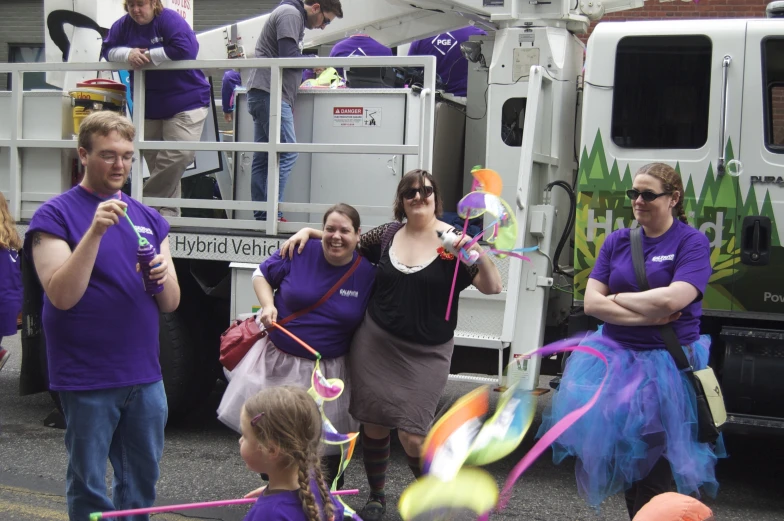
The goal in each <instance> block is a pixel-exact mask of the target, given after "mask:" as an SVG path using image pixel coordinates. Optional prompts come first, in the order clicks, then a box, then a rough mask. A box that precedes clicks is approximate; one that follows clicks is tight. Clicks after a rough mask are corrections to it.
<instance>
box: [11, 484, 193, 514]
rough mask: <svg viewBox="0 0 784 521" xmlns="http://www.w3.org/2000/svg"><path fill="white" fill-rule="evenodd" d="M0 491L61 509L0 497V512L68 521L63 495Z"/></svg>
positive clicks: (16, 490) (15, 488)
mask: <svg viewBox="0 0 784 521" xmlns="http://www.w3.org/2000/svg"><path fill="white" fill-rule="evenodd" d="M0 492H8V493H11V494H17V495H24V496H33V497H36V498H40V499H43V500H45V501H47V502H53V503H58V504H59V505H62V508H61V509H57V510H55V509H52V508H46V507H40V506H34V505H28V504H25V503H20V502H18V501H5V500H3V499H0V513H3V512H5V513H7V514H9V515H10V514H13V515H15V516H17V517H20V516H24V519H25V521H68V514H67V513H66V511H65V510H66V508H65V504H66V500H65V496H61V495H57V494H49V493H45V492H36V491H35V490H30V489H26V488H19V487H9V486H6V485H0ZM59 505H58V506H59ZM4 517H5V516H0V519H2V518H4ZM151 517H152V518H154V519H157V520H159V521H203V520H204V518H203V517H200V518H196V517H186V516H183V515H180V514H173V513H161V514H153V515H152V516H151Z"/></svg>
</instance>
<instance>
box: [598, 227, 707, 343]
mask: <svg viewBox="0 0 784 521" xmlns="http://www.w3.org/2000/svg"><path fill="white" fill-rule="evenodd" d="M629 234H630V229H629V228H623V229H620V230H617V231H614V232H613V233H611V234H610V235H609V236H608V237H607V238H606V239H605V241H604V244H603V245H602V248H601V250H600V251H599V255H598V257H597V258H596V264H595V265H594V267H593V270H592V271H591V275H590V277H591V278H592V279H595V280H598V281H599V282H601V283H603V284H606V285H607V286H609V287H610V294H614V293H629V292H636V291H639V287H638V286H637V278H636V277H635V275H634V265H633V263H632V250H631V241H630V239H629ZM642 249H643V253H644V255H645V272H646V274H647V275H648V285H649V286H650V287H651V289H655V288H663V287H666V286H669V285H670V284H671V283H672V282H678V281H680V282H688V283H689V284H691V285H692V286H694V287H695V288H697V290H698V291H699V292H700V294H699V296H698V297H697V299H696V300H695V301H694V302H692V303H691V304H689V305H688V306H686V307H685V308H683V310H681V313H682V314H681V317H680V318H679V319H678V320H676V321H675V322H673V323H672V327H673V329H674V330H675V333H676V334H677V335H678V339H679V340H680V341H681V343H682V344H683V345H686V344H690V343H692V342H695V341H696V340H697V339H698V338H699V336H700V316H702V303H701V300H702V295H703V293H705V288H706V287H707V285H708V279H710V276H711V273H712V271H713V270H712V268H711V263H710V242H709V241H708V238H707V237H706V236H705V235H704V234H703V233H700V231H698V230H696V229H694V228H692V227H691V226H689V225H688V224H686V223H683V222H681V221H680V220H678V219H674V220H673V225H672V226H671V227H670V229H669V230H667V231H666V232H665V233H664V234H663V235H661V236H659V237H656V238H653V239H651V238H650V237H646V236H645V232H643V235H642ZM603 331H604V334H605V335H607V336H609V337H610V338H612V339H613V340H615V341H616V342H618V343H619V344H621V345H623V346H626V347H632V348H637V349H659V348H662V346H664V341H663V340H662V338H661V335H660V334H659V330H658V327H657V326H618V325H613V324H605V325H604V330H603Z"/></svg>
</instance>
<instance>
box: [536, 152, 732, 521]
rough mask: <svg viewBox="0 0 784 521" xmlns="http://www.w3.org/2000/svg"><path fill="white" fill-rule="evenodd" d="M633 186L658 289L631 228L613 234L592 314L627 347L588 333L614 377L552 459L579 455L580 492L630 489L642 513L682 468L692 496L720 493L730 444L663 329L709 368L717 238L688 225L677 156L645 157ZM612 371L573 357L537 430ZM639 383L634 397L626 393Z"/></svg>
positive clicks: (592, 290) (595, 281)
mask: <svg viewBox="0 0 784 521" xmlns="http://www.w3.org/2000/svg"><path fill="white" fill-rule="evenodd" d="M626 194H627V196H628V197H629V199H631V201H632V209H633V211H634V217H635V219H636V220H637V223H638V224H639V226H640V227H642V247H643V254H644V258H645V271H646V274H647V277H648V281H649V284H650V287H651V289H649V290H647V291H639V287H638V285H637V278H636V276H635V271H634V264H633V262H632V252H631V240H630V232H631V230H630V229H629V228H621V229H620V230H616V231H615V232H613V233H611V234H609V235H608V236H607V238H606V239H605V240H604V244H602V247H601V250H600V251H599V255H598V256H597V258H596V263H595V265H594V267H593V270H592V271H591V275H590V278H589V279H588V284H587V287H586V290H585V313H586V314H587V315H590V316H593V317H596V318H598V319H600V320H602V321H603V322H604V325H603V326H602V327H601V328H600V329H599V330H598V331H597V332H595V333H593V335H592V336H593V337H594V338H595V337H604V338H607V339H609V340H611V341H613V342H614V343H615V344H616V345H617V346H618V347H617V348H608V347H606V346H604V345H603V344H601V343H599V342H598V341H597V342H595V343H592V342H591V338H592V337H591V336H589V337H587V338H586V340H585V343H586V345H590V346H592V347H595V348H597V349H599V350H601V351H602V352H603V353H604V354H605V355H606V356H607V358H608V360H609V362H610V372H609V373H608V378H609V380H608V381H607V382H606V383H605V386H604V390H603V391H602V395H601V397H600V398H599V401H598V402H597V403H596V405H595V406H594V407H593V408H592V409H591V410H590V411H589V412H588V413H587V414H586V416H584V417H583V418H582V419H580V421H579V422H578V423H576V424H575V425H573V426H572V427H570V428H569V430H567V431H566V432H565V433H564V434H562V435H561V436H560V437H559V438H558V440H557V441H556V442H555V444H554V445H553V459H554V461H555V462H556V463H559V462H560V461H561V460H563V459H564V458H565V457H566V456H568V455H572V456H576V457H577V464H576V475H577V487H578V491H579V493H580V495H581V496H583V498H585V499H586V501H587V502H588V503H589V504H590V505H593V506H598V505H599V504H600V503H601V502H602V501H603V500H604V499H605V498H606V497H608V496H610V495H612V494H616V493H618V492H622V491H624V492H625V496H626V506H627V510H628V512H629V518H630V519H632V518H634V516H635V515H636V513H637V512H638V511H639V510H640V509H641V508H642V507H643V506H644V505H645V504H646V503H647V502H648V501H650V500H651V498H653V497H654V496H656V495H658V494H661V493H664V492H668V491H669V490H670V487H671V484H672V481H673V478H674V479H675V483H676V484H677V488H678V492H680V493H682V494H692V493H697V492H698V490H699V489H700V488H704V489H705V491H706V492H708V493H709V494H711V495H713V494H715V492H716V490H717V488H718V482H717V481H716V473H715V468H716V460H717V455H718V457H721V456H723V455H724V449H723V442H722V441H721V438H719V441H718V443H717V444H716V445H715V446H714V445H711V444H708V443H699V442H698V441H697V428H696V418H697V413H696V402H695V398H694V390H693V388H692V387H691V385H692V384H691V383H690V382H689V380H688V379H687V378H686V376H685V375H683V374H682V373H681V372H680V371H679V370H678V368H677V367H676V365H675V361H674V359H673V358H672V355H670V353H669V351H668V350H667V347H666V345H665V342H664V340H663V338H662V335H661V333H660V330H659V327H660V326H662V325H666V324H669V325H671V326H672V328H673V329H674V331H675V334H676V336H677V337H678V340H679V342H680V344H681V345H682V346H683V351H684V353H685V354H686V357H687V358H688V360H689V363H690V364H691V366H692V367H693V368H694V370H699V369H704V368H705V367H706V365H707V363H708V356H709V351H710V336H709V335H700V316H701V315H702V297H703V294H704V293H705V289H706V287H707V285H708V280H709V278H710V276H711V273H712V268H711V261H710V245H709V242H708V238H707V237H706V236H705V235H704V234H702V233H701V232H700V231H698V230H696V229H695V228H692V227H691V226H689V224H688V222H687V220H686V214H685V212H684V209H683V181H682V180H681V177H680V174H678V172H676V171H675V169H673V168H672V167H671V166H669V165H666V164H664V163H651V164H648V165H645V166H644V167H642V168H641V169H640V170H638V171H637V173H636V174H635V176H634V180H633V183H632V189H630V190H628V191H627V192H626ZM673 214H674V215H675V216H677V218H675V217H674V216H673ZM606 371H607V370H606V369H605V365H604V362H602V361H601V360H599V359H598V358H596V357H594V356H591V355H587V354H584V353H574V354H573V355H571V356H570V357H569V359H568V360H567V363H566V368H565V369H564V374H563V378H562V379H561V383H560V385H559V388H558V392H557V393H556V394H555V396H554V397H553V402H552V407H551V408H550V409H548V410H547V411H545V414H544V416H543V421H542V427H541V428H540V430H539V433H538V435H537V436H542V435H543V434H544V433H545V432H547V431H548V430H549V429H550V428H551V427H552V426H553V425H554V424H555V423H556V422H558V421H559V420H560V419H561V418H563V417H564V416H565V415H566V414H568V413H570V412H571V411H573V410H575V409H576V408H577V407H580V406H582V405H583V404H585V402H586V401H587V400H588V399H589V398H590V397H591V395H593V393H594V392H595V391H596V390H597V388H598V387H599V385H601V382H602V379H603V378H604V376H605V372H606ZM630 385H633V386H634V387H633V390H632V395H631V397H628V393H625V392H624V391H625V390H627V389H628V388H629V386H630ZM625 394H626V396H625V397H624V398H622V396H624V395H625Z"/></svg>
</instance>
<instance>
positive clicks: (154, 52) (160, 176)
mask: <svg viewBox="0 0 784 521" xmlns="http://www.w3.org/2000/svg"><path fill="white" fill-rule="evenodd" d="M124 6H125V11H126V12H127V13H128V14H127V15H125V16H123V17H122V18H120V19H119V20H117V21H116V22H115V23H114V24H113V25H112V27H111V29H110V30H109V34H108V36H107V37H106V39H105V40H104V42H103V46H102V48H101V56H102V57H104V58H106V59H107V60H108V61H112V62H127V63H129V64H130V65H131V67H133V68H134V69H141V68H147V67H148V66H149V65H150V64H151V63H152V65H154V66H157V65H160V64H161V63H164V62H167V61H171V60H194V59H196V55H197V54H198V53H199V43H198V42H197V41H196V35H195V34H194V33H193V30H192V29H191V27H190V26H189V25H188V22H186V21H185V19H183V17H182V16H181V15H180V14H178V13H177V11H174V10H172V9H165V8H164V7H163V4H162V3H161V0H127V1H126V2H124ZM145 81H146V83H145V85H146V90H145V102H146V105H145V113H144V138H145V139H146V140H148V141H199V140H201V134H202V130H203V128H204V121H205V120H206V119H207V114H208V106H209V104H210V96H211V91H210V85H209V83H208V82H207V79H206V78H205V77H204V73H202V72H201V71H200V70H195V69H190V70H170V71H156V70H151V71H149V72H147V73H146V75H145ZM131 89H133V74H131ZM195 155H196V152H195V151H193V150H179V149H172V150H145V151H144V159H145V160H146V161H147V167H148V168H149V170H150V177H149V179H148V180H147V182H146V183H145V185H144V197H159V198H177V199H178V198H180V196H181V195H182V190H181V185H180V181H181V179H182V174H183V173H184V172H185V169H186V168H187V167H188V165H190V164H191V163H192V162H193V158H194V157H195ZM158 210H159V211H160V212H161V214H162V215H166V216H172V217H177V216H178V215H180V211H179V209H178V208H172V207H166V206H164V207H160V208H159V209H158Z"/></svg>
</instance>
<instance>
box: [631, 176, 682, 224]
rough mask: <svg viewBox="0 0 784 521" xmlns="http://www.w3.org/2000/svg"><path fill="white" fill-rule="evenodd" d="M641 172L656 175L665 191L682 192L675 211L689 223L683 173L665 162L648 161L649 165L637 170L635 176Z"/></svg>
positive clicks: (678, 216) (677, 215) (679, 217)
mask: <svg viewBox="0 0 784 521" xmlns="http://www.w3.org/2000/svg"><path fill="white" fill-rule="evenodd" d="M641 174H645V175H649V176H651V177H655V178H656V179H658V180H659V181H661V183H662V186H663V187H664V191H665V192H678V193H679V194H680V198H679V199H678V202H677V203H676V204H675V208H673V211H674V212H675V216H676V217H677V218H678V219H680V220H681V221H682V222H684V223H686V224H689V221H688V219H687V218H686V211H685V210H684V209H683V195H684V193H683V179H681V175H680V174H679V173H678V171H677V170H675V169H674V168H673V167H671V166H670V165H668V164H665V163H648V164H647V165H645V166H643V167H642V168H640V169H639V170H637V173H636V174H634V177H637V176H638V175H641Z"/></svg>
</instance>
